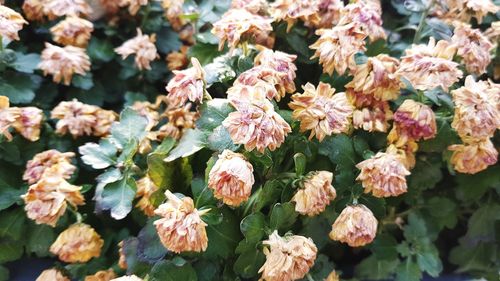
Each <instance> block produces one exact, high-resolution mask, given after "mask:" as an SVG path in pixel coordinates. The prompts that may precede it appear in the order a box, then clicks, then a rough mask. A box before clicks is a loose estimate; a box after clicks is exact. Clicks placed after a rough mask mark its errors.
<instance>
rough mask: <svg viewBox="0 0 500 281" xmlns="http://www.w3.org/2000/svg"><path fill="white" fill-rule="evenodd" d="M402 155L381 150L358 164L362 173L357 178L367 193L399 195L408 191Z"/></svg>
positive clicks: (386, 195)
mask: <svg viewBox="0 0 500 281" xmlns="http://www.w3.org/2000/svg"><path fill="white" fill-rule="evenodd" d="M401 160H402V159H401V157H400V156H399V155H397V154H394V153H390V152H379V153H377V154H375V155H374V156H372V157H371V158H370V159H367V160H364V161H363V162H361V163H358V164H357V165H356V168H358V169H360V170H361V173H360V174H359V176H358V177H357V178H356V180H359V181H361V182H362V183H363V187H364V189H365V193H369V192H371V193H372V194H373V196H375V197H390V196H398V195H401V194H403V193H405V192H406V190H407V188H408V187H407V185H406V178H405V177H406V176H408V175H410V172H409V171H408V170H407V169H406V167H405V164H404V163H403V162H402V161H401Z"/></svg>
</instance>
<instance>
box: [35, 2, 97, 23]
mask: <svg viewBox="0 0 500 281" xmlns="http://www.w3.org/2000/svg"><path fill="white" fill-rule="evenodd" d="M42 5H43V13H44V14H45V15H47V17H48V18H49V20H54V19H56V18H58V17H62V16H79V15H88V14H90V13H91V12H92V9H91V8H90V6H89V5H88V4H87V2H85V0H43V2H42Z"/></svg>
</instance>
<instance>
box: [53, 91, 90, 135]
mask: <svg viewBox="0 0 500 281" xmlns="http://www.w3.org/2000/svg"><path fill="white" fill-rule="evenodd" d="M98 109H99V108H98V107H97V106H93V105H88V104H84V103H81V102H79V101H77V100H76V99H74V100H72V101H62V102H60V103H59V104H58V105H57V106H56V107H54V109H52V112H51V115H50V116H51V118H53V119H59V121H58V122H57V124H56V133H58V134H61V135H64V134H67V133H68V132H69V133H70V134H71V135H72V136H73V137H75V138H76V137H79V136H83V135H87V136H89V135H92V131H93V128H94V126H95V125H96V122H97V118H96V116H95V114H96V112H97V110H98Z"/></svg>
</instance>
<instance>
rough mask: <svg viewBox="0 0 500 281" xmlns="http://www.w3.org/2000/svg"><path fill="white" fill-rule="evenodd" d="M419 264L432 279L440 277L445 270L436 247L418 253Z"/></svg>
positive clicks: (430, 246) (431, 246) (432, 246)
mask: <svg viewBox="0 0 500 281" xmlns="http://www.w3.org/2000/svg"><path fill="white" fill-rule="evenodd" d="M417 263H418V266H419V267H420V269H421V270H423V271H425V272H427V273H428V274H429V275H430V276H432V277H438V276H439V274H440V273H441V271H442V270H443V265H442V264H441V260H440V259H439V252H438V250H437V249H436V247H435V246H434V245H429V247H426V249H425V250H424V251H419V252H418V253H417Z"/></svg>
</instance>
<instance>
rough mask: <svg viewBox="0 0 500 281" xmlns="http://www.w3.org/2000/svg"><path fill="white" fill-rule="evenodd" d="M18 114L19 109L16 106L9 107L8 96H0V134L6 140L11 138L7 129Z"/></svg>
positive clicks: (19, 114)
mask: <svg viewBox="0 0 500 281" xmlns="http://www.w3.org/2000/svg"><path fill="white" fill-rule="evenodd" d="M20 116H21V110H20V109H19V108H18V107H10V103H9V98H8V97H6V96H0V136H1V135H3V136H5V137H6V138H7V140H11V139H12V135H11V134H10V132H9V129H10V128H11V127H12V125H13V124H14V122H16V120H18V119H19V117H20Z"/></svg>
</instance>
